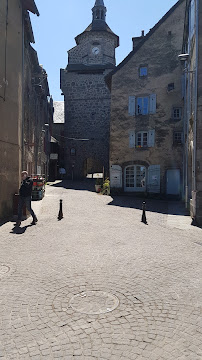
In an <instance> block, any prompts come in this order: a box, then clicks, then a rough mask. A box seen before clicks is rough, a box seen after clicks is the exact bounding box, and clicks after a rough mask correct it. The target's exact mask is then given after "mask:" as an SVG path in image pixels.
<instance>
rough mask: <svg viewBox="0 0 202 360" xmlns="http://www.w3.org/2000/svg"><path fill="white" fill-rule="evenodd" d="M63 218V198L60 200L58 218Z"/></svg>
mask: <svg viewBox="0 0 202 360" xmlns="http://www.w3.org/2000/svg"><path fill="white" fill-rule="evenodd" d="M62 219H63V212H62V200H60V210H59V213H58V220H62Z"/></svg>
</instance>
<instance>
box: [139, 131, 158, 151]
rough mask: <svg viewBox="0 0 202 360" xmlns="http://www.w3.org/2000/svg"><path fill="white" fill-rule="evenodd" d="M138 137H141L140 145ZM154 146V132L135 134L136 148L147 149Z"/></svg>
mask: <svg viewBox="0 0 202 360" xmlns="http://www.w3.org/2000/svg"><path fill="white" fill-rule="evenodd" d="M144 134H147V143H146V144H145V142H144ZM139 136H141V144H139ZM154 146H155V130H149V131H138V132H137V133H136V148H147V147H154Z"/></svg>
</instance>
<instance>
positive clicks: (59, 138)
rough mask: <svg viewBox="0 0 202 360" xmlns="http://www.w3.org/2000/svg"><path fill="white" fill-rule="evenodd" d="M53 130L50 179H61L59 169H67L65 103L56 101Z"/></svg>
mask: <svg viewBox="0 0 202 360" xmlns="http://www.w3.org/2000/svg"><path fill="white" fill-rule="evenodd" d="M53 107H54V116H53V123H52V129H51V135H52V136H51V154H50V166H49V179H50V180H55V179H59V178H60V176H59V168H61V167H62V168H65V136H64V101H54V102H53Z"/></svg>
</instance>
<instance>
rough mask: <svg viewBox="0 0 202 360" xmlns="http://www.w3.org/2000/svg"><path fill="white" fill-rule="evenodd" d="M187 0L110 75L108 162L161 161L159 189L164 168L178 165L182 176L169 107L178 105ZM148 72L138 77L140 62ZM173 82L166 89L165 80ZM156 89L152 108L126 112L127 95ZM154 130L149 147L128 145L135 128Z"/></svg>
mask: <svg viewBox="0 0 202 360" xmlns="http://www.w3.org/2000/svg"><path fill="white" fill-rule="evenodd" d="M184 11H185V5H184V3H181V4H180V5H179V6H178V7H177V8H176V9H175V10H174V11H173V12H172V13H171V14H170V16H168V17H167V18H166V19H165V21H163V22H161V23H160V24H159V26H157V27H156V28H154V29H153V30H151V33H150V34H148V35H147V36H146V37H145V39H143V41H144V43H143V45H142V46H141V47H140V46H139V45H138V47H137V49H138V50H137V51H136V50H134V52H132V53H131V54H129V58H128V61H127V59H126V61H124V62H123V64H122V65H120V66H119V67H118V71H117V72H116V73H115V74H114V75H113V77H112V99H111V131H110V165H111V166H112V165H119V166H120V167H121V169H122V176H123V179H122V180H123V181H122V184H124V168H125V166H126V165H129V164H138V163H139V164H145V166H146V167H147V168H148V167H149V166H150V165H160V169H161V171H160V174H161V175H160V176H161V184H160V191H161V193H165V192H166V171H167V170H168V169H180V172H181V177H182V168H183V146H182V145H176V144H175V143H174V141H173V134H174V131H177V132H183V120H182V117H181V120H174V119H173V116H172V112H173V108H174V107H178V108H182V97H181V68H180V63H179V61H178V55H179V54H180V53H181V47H182V37H183V26H184V22H183V20H184ZM143 66H146V67H147V68H148V75H147V76H145V77H140V75H139V71H140V67H143ZM171 83H174V89H173V90H171V91H169V90H168V84H171ZM151 94H155V95H156V112H155V113H153V114H148V115H137V114H136V115H134V116H130V115H129V108H128V103H129V96H135V97H136V99H137V97H144V96H150V95H151ZM150 130H154V131H155V142H154V146H152V147H142V148H137V147H136V146H135V147H131V148H130V146H129V134H130V132H131V131H134V133H135V134H136V133H137V132H140V131H150Z"/></svg>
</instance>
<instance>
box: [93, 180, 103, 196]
mask: <svg viewBox="0 0 202 360" xmlns="http://www.w3.org/2000/svg"><path fill="white" fill-rule="evenodd" d="M102 184H103V179H102V178H99V177H97V178H96V180H95V191H96V192H97V193H99V192H100V191H101V190H102Z"/></svg>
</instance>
